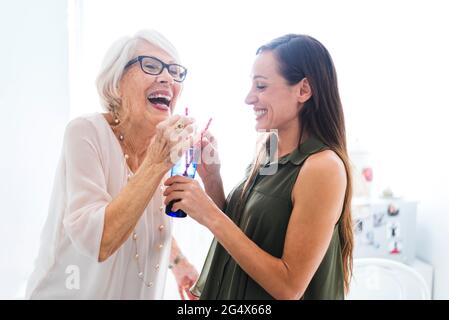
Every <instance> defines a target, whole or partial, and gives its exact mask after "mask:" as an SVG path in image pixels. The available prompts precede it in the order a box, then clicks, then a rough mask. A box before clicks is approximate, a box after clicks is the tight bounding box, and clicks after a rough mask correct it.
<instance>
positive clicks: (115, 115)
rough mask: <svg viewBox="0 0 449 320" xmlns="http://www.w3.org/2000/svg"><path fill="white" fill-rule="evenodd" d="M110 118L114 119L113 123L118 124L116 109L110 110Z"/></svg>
mask: <svg viewBox="0 0 449 320" xmlns="http://www.w3.org/2000/svg"><path fill="white" fill-rule="evenodd" d="M112 116H113V117H114V123H115V124H116V125H117V124H119V123H120V119H119V118H118V112H117V109H116V108H112Z"/></svg>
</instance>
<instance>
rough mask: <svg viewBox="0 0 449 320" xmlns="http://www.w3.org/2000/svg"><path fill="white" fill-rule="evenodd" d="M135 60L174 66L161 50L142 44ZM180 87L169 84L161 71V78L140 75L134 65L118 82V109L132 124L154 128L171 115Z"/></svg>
mask: <svg viewBox="0 0 449 320" xmlns="http://www.w3.org/2000/svg"><path fill="white" fill-rule="evenodd" d="M135 56H136V57H137V56H152V57H156V58H158V59H159V60H161V61H163V62H165V63H176V61H174V59H173V57H171V56H170V55H169V54H168V53H167V52H165V51H164V50H162V49H161V48H159V47H157V46H155V45H153V44H150V43H148V42H146V41H142V42H141V43H140V44H139V45H138V50H137V52H136V55H135ZM181 89H182V84H181V83H179V82H176V81H174V80H173V77H172V76H171V75H170V74H169V73H168V70H167V68H164V70H163V71H162V73H161V74H159V75H151V74H147V73H144V72H143V71H142V69H141V67H140V63H139V62H136V63H134V64H133V65H131V66H130V67H129V68H128V69H126V70H125V73H124V75H123V77H122V79H121V80H120V93H121V98H122V107H123V108H126V109H127V110H125V113H127V114H128V115H129V116H130V120H131V121H132V122H134V123H136V124H137V123H138V122H142V123H144V122H145V123H146V124H150V123H151V124H153V125H156V124H158V123H159V122H160V121H162V120H164V119H166V118H167V117H168V116H169V115H171V114H172V112H173V110H174V108H175V105H176V100H177V98H178V96H179V93H180V92H181Z"/></svg>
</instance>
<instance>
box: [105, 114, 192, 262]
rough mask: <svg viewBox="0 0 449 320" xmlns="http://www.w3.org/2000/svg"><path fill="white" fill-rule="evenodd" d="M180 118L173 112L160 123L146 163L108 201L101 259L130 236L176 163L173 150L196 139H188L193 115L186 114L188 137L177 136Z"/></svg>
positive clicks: (183, 135) (185, 122)
mask: <svg viewBox="0 0 449 320" xmlns="http://www.w3.org/2000/svg"><path fill="white" fill-rule="evenodd" d="M179 119H180V117H179V116H173V117H171V118H169V119H167V120H166V121H163V122H161V123H159V124H158V125H157V132H156V134H155V136H154V137H153V139H152V141H151V143H150V146H149V147H148V150H147V155H146V157H145V159H144V161H143V163H142V164H141V166H140V167H139V169H138V170H137V172H136V174H135V175H134V176H133V177H132V178H131V179H130V181H129V183H128V184H127V185H126V186H125V187H124V188H123V189H122V191H121V192H120V194H119V195H118V196H117V197H116V198H115V199H113V200H112V201H111V202H110V203H109V204H108V205H107V207H106V209H105V216H104V226H103V234H102V237H101V244H100V250H99V254H98V261H100V262H102V261H105V260H106V259H107V258H108V257H110V256H111V255H112V254H113V253H114V252H115V251H116V250H117V249H118V248H120V246H121V245H122V244H123V243H124V242H125V241H126V239H128V237H129V236H130V234H131V232H132V231H133V229H134V227H135V226H136V224H137V221H138V220H139V218H140V216H141V215H142V213H143V211H144V209H145V208H146V206H147V205H148V203H149V202H150V200H151V198H152V197H153V195H154V192H155V191H156V188H157V187H158V185H159V183H160V182H161V180H162V178H163V176H164V175H165V173H166V172H167V171H168V170H169V168H170V167H171V166H172V165H173V164H172V160H173V159H171V156H172V151H173V150H175V152H176V153H178V151H179V150H181V151H182V150H186V149H187V148H188V146H189V145H190V144H191V143H192V142H191V141H190V142H189V140H188V139H186V138H188V137H189V136H191V134H192V133H193V131H194V130H193V126H192V124H193V122H194V120H193V119H192V118H184V117H183V122H184V125H186V127H185V129H184V130H183V131H182V132H181V136H182V137H184V140H181V141H180V142H179V141H178V140H176V139H173V133H174V131H173V130H174V125H175V123H176V122H177V121H178V120H179ZM183 132H184V134H182V133H183ZM177 135H179V133H178V134H177ZM181 154H182V153H181Z"/></svg>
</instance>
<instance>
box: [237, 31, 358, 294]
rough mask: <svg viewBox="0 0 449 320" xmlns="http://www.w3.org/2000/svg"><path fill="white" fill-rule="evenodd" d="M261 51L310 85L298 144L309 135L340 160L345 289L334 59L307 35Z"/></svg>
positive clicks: (348, 244)
mask: <svg viewBox="0 0 449 320" xmlns="http://www.w3.org/2000/svg"><path fill="white" fill-rule="evenodd" d="M264 51H271V52H273V53H274V54H275V57H276V59H277V61H278V67H279V72H280V74H281V75H282V76H283V77H284V78H285V79H286V80H287V83H288V84H289V85H295V84H297V83H298V82H299V81H301V80H302V79H304V77H305V78H307V80H308V81H309V84H310V86H311V88H312V97H311V98H310V99H309V100H308V101H307V102H306V103H305V104H304V106H303V108H302V109H301V111H300V113H299V116H298V121H299V123H300V131H301V133H300V137H299V141H298V148H299V144H300V142H301V139H302V136H303V134H304V133H306V134H308V135H313V136H315V137H317V138H318V139H319V140H321V141H322V142H323V143H324V144H326V145H327V146H328V147H329V149H330V150H332V151H334V152H335V153H336V154H337V155H338V156H339V157H340V159H341V160H342V161H343V163H344V166H345V169H346V180H347V185H346V192H345V198H344V203H343V210H342V213H341V217H340V224H339V229H338V231H339V236H340V244H341V248H342V260H343V273H344V288H345V292H348V289H349V283H350V279H351V275H352V251H353V246H354V244H353V241H354V240H353V225H352V217H351V199H352V179H351V169H350V163H349V157H348V152H347V147H346V130H345V120H344V115H343V107H342V104H341V100H340V94H339V92H338V84H337V73H336V71H335V67H334V63H333V61H332V58H331V56H330V54H329V52H328V51H327V49H326V48H325V47H324V46H323V45H322V44H321V43H320V42H319V41H318V40H316V39H314V38H312V37H310V36H307V35H299V34H288V35H285V36H282V37H279V38H276V39H274V40H272V41H271V42H269V43H268V44H266V45H263V46H261V47H260V48H259V49H258V50H257V54H259V53H262V52H264ZM268 141H269V138H267V140H266V141H265V146H263V144H262V146H260V147H259V151H258V154H257V157H256V160H255V163H254V165H253V166H252V169H251V171H250V173H249V177H248V179H247V180H246V182H245V184H244V187H243V191H242V193H241V198H240V201H239V205H238V208H240V210H239V211H241V210H242V209H243V208H242V206H243V205H244V203H245V202H246V199H247V197H248V191H249V187H250V186H251V185H252V183H253V182H254V180H255V178H256V176H257V173H258V171H259V169H260V164H261V161H262V160H263V159H264V158H265V157H266V143H268Z"/></svg>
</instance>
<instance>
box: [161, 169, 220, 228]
mask: <svg viewBox="0 0 449 320" xmlns="http://www.w3.org/2000/svg"><path fill="white" fill-rule="evenodd" d="M164 184H165V185H166V186H168V187H167V188H166V189H165V191H164V196H165V200H164V203H165V205H167V204H168V203H169V202H171V201H175V202H174V204H173V207H172V211H177V210H179V209H181V210H182V211H184V212H185V213H187V214H188V215H189V216H190V217H191V218H193V219H195V220H196V221H198V222H199V223H200V224H202V225H204V226H206V227H208V226H209V224H210V223H211V222H212V221H213V218H214V217H215V216H216V215H217V214H220V213H221V210H220V209H219V208H218V207H217V205H216V204H215V202H214V201H213V200H212V199H211V198H210V197H209V196H208V195H207V193H206V192H205V191H204V190H203V189H202V188H201V186H200V184H199V182H198V181H196V180H193V179H191V178H187V177H183V176H173V177H170V178H168V179H167V180H166V181H165V183H164Z"/></svg>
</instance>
